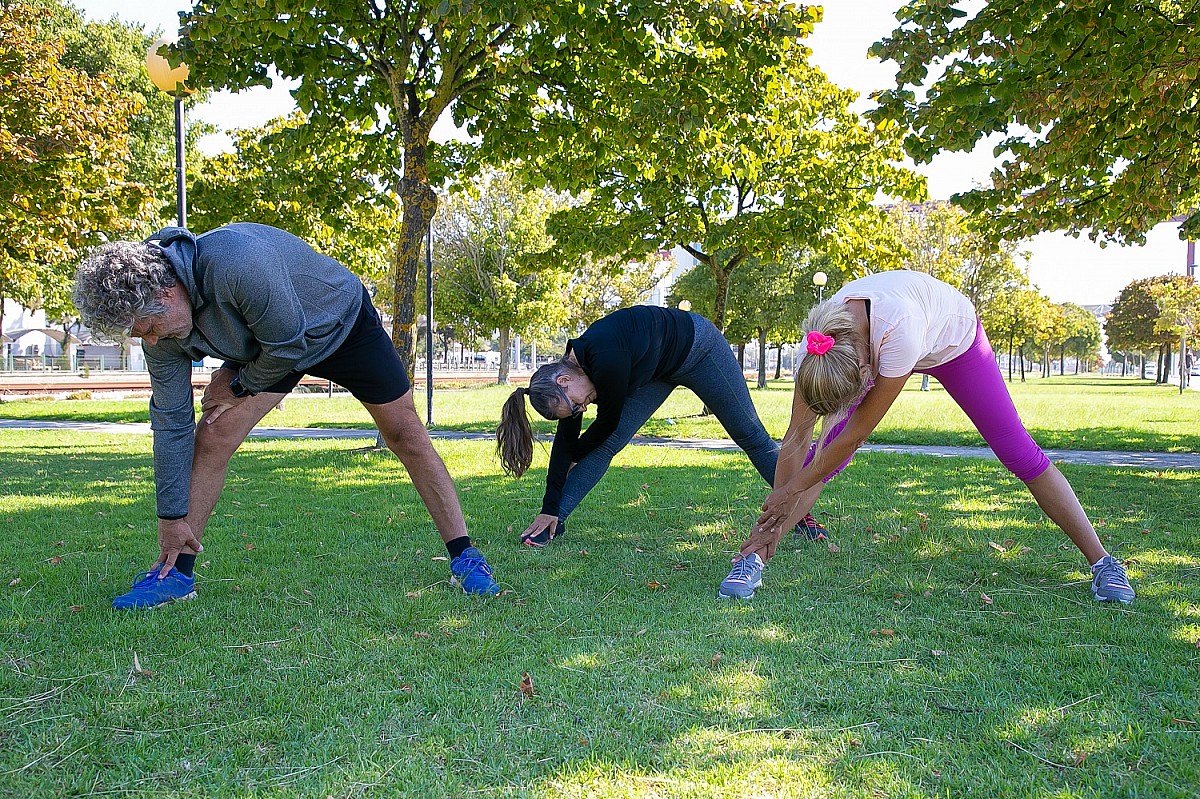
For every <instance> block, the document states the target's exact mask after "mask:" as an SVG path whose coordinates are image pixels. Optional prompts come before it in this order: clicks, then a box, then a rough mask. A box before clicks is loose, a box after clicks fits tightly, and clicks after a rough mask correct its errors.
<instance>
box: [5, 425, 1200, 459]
mask: <svg viewBox="0 0 1200 799" xmlns="http://www.w3.org/2000/svg"><path fill="white" fill-rule="evenodd" d="M0 430H72V431H80V432H88V433H105V434H125V435H127V434H142V435H149V433H150V425H149V424H147V423H144V422H142V423H114V422H65V421H43V420H37V419H0ZM250 435H251V436H253V437H255V438H349V439H361V438H367V439H372V440H374V438H375V430H374V429H370V428H364V429H357V428H327V427H256V428H254V430H253V431H252V432H251V433H250ZM429 435H430V437H432V438H434V439H445V440H452V441H494V440H495V438H496V437H495V436H494V435H492V434H491V433H461V432H457V431H453V430H432V431H430V433H429ZM542 438H543V439H544V440H547V441H548V440H549V437H548V436H543V437H542ZM632 443H633V444H634V445H635V446H649V447H677V448H681V449H706V450H733V449H737V448H738V446H737V444H734V443H733V442H732V441H729V440H726V439H699V438H659V437H656V436H637V437H635V438H634V439H633V442H632ZM861 451H863V452H895V453H902V454H908V455H931V456H934V457H938V458H992V459H995V457H996V456H995V455H993V454H992V451H991V450H990V449H988V448H987V447H933V446H919V445H917V446H913V445H905V444H867V445H865V446H864V447H863V448H862V450H861ZM1046 455H1047V456H1048V457H1049V458H1050V460H1051V461H1054V462H1056V463H1057V462H1060V461H1061V462H1062V463H1078V464H1087V465H1090V466H1123V467H1128V468H1133V469H1200V454H1197V453H1194V452H1112V451H1093V450H1066V449H1048V450H1046Z"/></svg>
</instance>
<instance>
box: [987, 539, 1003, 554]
mask: <svg viewBox="0 0 1200 799" xmlns="http://www.w3.org/2000/svg"><path fill="white" fill-rule="evenodd" d="M988 546H989V547H991V548H992V549H994V550H996V551H997V552H1007V551H1008V547H1006V546H1003V545H1001V544H997V543H996V542H995V541H988Z"/></svg>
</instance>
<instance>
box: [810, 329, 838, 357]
mask: <svg viewBox="0 0 1200 799" xmlns="http://www.w3.org/2000/svg"><path fill="white" fill-rule="evenodd" d="M831 349H833V336H827V335H825V334H824V333H822V332H820V331H819V330H812V331H810V332H809V334H808V351H809V352H811V353H812V354H813V355H824V354H825V353H827V352H829V350H831Z"/></svg>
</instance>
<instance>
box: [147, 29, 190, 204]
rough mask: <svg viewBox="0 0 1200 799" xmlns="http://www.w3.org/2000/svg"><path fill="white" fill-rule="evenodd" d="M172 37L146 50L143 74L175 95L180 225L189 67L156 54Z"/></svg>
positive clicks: (184, 199) (184, 191)
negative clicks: (185, 98) (184, 106)
mask: <svg viewBox="0 0 1200 799" xmlns="http://www.w3.org/2000/svg"><path fill="white" fill-rule="evenodd" d="M173 41H174V40H173V39H171V38H169V37H167V36H160V37H158V38H157V39H155V40H154V42H153V44H151V45H150V47H149V49H147V50H146V73H147V74H148V75H149V76H150V80H151V82H153V83H154V85H155V86H157V87H158V88H159V90H160V91H163V92H165V93H166V94H169V95H171V96H172V97H174V98H175V216H176V218H177V219H178V221H179V226H180V227H187V187H186V186H185V184H184V177H185V175H186V173H185V171H184V167H183V98H184V97H186V96H187V95H189V94H191V93H192V90H191V89H189V88H188V87H187V78H188V66H187V64H180V65H179V66H177V67H175V68H174V69H172V68H171V64H170V63H169V62H168V61H167V59H165V58H163V57H162V56H161V55H159V54H158V51H159V49H161V48H162V47H164V46H165V45H168V44H172V43H173Z"/></svg>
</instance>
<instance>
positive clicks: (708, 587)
mask: <svg viewBox="0 0 1200 799" xmlns="http://www.w3.org/2000/svg"><path fill="white" fill-rule="evenodd" d="M138 446H146V447H148V443H147V444H145V445H141V444H139V445H138ZM439 450H440V451H442V452H443V454H444V457H445V458H446V460H447V464H448V466H449V468H450V471H451V473H452V474H455V475H456V476H458V480H457V483H458V487H459V491H460V494H461V496H462V501H463V505H464V509H465V511H466V514H467V517H468V520H469V522H470V523H471V528H472V536H473V539H474V540H475V541H476V542H477V543H478V544H479V545H480V546H481V547H482V548H483V549H484V551H485V552H486V553H487V555H488V557H489V560H490V561H491V563H492V565H493V566H494V567H495V569H496V574H497V576H498V578H499V579H500V580H501V581H502V583H503V584H504V585H505V587H506V588H507V589H509V590H510V591H511V593H508V594H506V595H504V596H501V597H498V598H495V599H492V600H486V601H477V600H474V599H470V598H465V597H462V596H461V595H459V594H456V593H453V592H452V591H451V590H450V589H449V587H448V586H446V585H445V584H444V583H443V580H444V577H445V572H446V563H445V562H444V561H438V560H433V558H436V557H440V556H443V555H444V551H443V550H442V549H441V545H440V544H439V543H438V542H437V539H436V535H435V533H434V532H433V529H432V525H431V524H430V522H429V519H428V516H427V515H426V514H425V512H424V509H423V508H422V507H421V506H420V504H419V502H418V500H417V497H416V494H415V491H414V490H413V488H412V486H411V484H410V483H409V482H408V480H407V478H406V476H405V475H404V473H403V469H402V468H401V467H400V466H399V465H398V464H397V462H396V461H395V459H394V458H392V457H391V456H389V455H387V454H386V453H368V452H362V451H359V450H357V449H356V448H354V447H351V446H349V445H347V444H345V443H344V442H342V443H339V444H334V443H331V442H271V443H259V442H251V443H249V444H247V445H246V447H245V451H244V452H243V453H241V454H239V455H238V456H237V457H236V458H235V460H234V463H233V467H232V469H231V472H230V478H229V482H228V486H227V491H226V493H225V495H224V496H223V498H222V501H221V504H220V505H219V506H218V509H217V513H216V515H215V517H214V521H213V524H212V527H211V529H210V535H209V536H208V538H207V540H206V545H207V551H206V553H205V554H204V555H203V556H202V561H209V564H208V565H204V566H202V568H201V578H200V583H201V586H202V587H201V591H202V597H201V599H200V601H199V602H197V603H190V604H187V605H183V606H179V607H172V608H166V609H163V610H162V611H156V612H155V613H154V614H146V615H136V614H133V615H131V614H115V613H112V612H110V611H108V610H107V608H106V607H105V606H106V604H107V602H108V600H109V599H110V598H111V596H112V595H113V594H115V593H118V592H119V591H120V590H123V588H124V586H125V585H126V584H127V580H128V578H129V577H131V576H132V573H133V571H135V570H136V569H137V568H139V567H144V566H145V565H148V564H145V563H144V561H145V560H146V557H147V555H149V556H150V557H152V556H153V532H152V525H151V522H152V517H153V486H152V483H151V482H150V479H149V460H148V456H147V455H146V454H144V453H142V454H128V453H117V452H107V451H100V450H99V449H97V448H95V446H94V444H91V443H89V442H87V441H86V440H84V439H82V438H81V439H79V441H78V443H77V445H76V446H74V447H72V446H65V445H64V446H59V447H57V448H46V447H40V446H38V447H34V446H26V447H6V448H5V451H4V453H3V454H4V458H5V484H4V489H3V495H2V496H0V502H2V503H3V504H0V522H2V523H3V525H4V527H5V529H6V530H8V531H11V532H10V534H9V535H6V536H4V537H3V538H2V539H0V556H2V557H0V562H2V563H4V564H6V568H8V569H12V570H13V573H12V574H11V576H10V574H8V573H5V574H3V575H2V576H3V577H4V578H5V580H4V583H0V586H2V585H4V584H6V583H7V582H8V581H9V580H11V579H14V578H19V579H20V580H21V583H20V584H18V585H16V586H9V588H8V589H7V591H6V593H5V594H4V595H3V596H4V600H3V602H4V606H5V608H6V611H7V613H6V614H5V616H4V617H3V619H2V620H0V640H2V641H3V648H4V655H5V661H6V662H7V663H8V664H9V668H7V669H4V670H3V671H0V695H3V696H6V697H18V698H19V700H18V703H17V704H16V705H12V706H11V707H8V710H9V711H10V713H9V714H8V715H7V716H6V720H5V721H4V722H0V736H3V738H4V740H5V741H6V745H5V747H4V750H5V752H6V754H4V755H0V772H6V776H3V777H0V788H3V787H4V785H5V781H8V786H9V787H10V788H12V789H13V790H12V792H14V793H16V792H18V790H17V789H18V787H19V786H18V783H16V782H12V780H14V779H17V778H19V779H21V780H24V779H29V780H34V781H36V784H40V785H45V786H53V787H54V789H55V790H54V791H53V792H55V793H64V794H65V793H73V792H86V791H87V790H92V791H95V790H97V787H102V788H104V789H105V790H107V791H116V792H134V793H136V792H142V793H145V794H146V795H150V794H151V793H156V794H158V793H161V792H162V791H179V792H183V791H188V790H192V791H198V792H200V793H207V794H211V795H214V796H216V795H231V796H232V795H244V794H246V793H254V792H271V789H274V790H275V791H276V792H279V791H283V792H287V793H289V794H291V795H303V796H325V795H345V794H349V793H354V792H356V791H359V790H360V789H362V788H363V786H369V785H375V784H378V785H380V786H381V787H383V790H384V791H385V792H386V791H388V790H389V789H390V790H392V791H401V792H404V793H406V794H408V795H463V794H465V793H467V792H470V791H478V792H486V793H496V794H501V795H521V796H525V795H531V796H558V795H586V794H591V795H601V794H603V793H604V792H605V791H609V792H611V793H612V794H614V795H646V794H648V793H660V794H663V795H747V794H753V793H766V792H774V793H782V794H788V793H790V794H792V795H805V794H818V795H819V794H822V793H836V794H839V795H847V796H863V797H866V796H872V795H878V794H879V793H885V794H889V795H897V794H905V795H913V796H933V795H935V794H945V793H949V794H951V795H958V794H962V793H965V792H967V791H968V790H970V791H973V792H974V793H977V794H978V795H1001V794H1003V795H1008V796H1038V795H1046V794H1047V793H1054V792H1070V791H1078V790H1080V789H1085V790H1088V791H1091V792H1094V793H1096V794H1097V795H1114V794H1117V793H1141V794H1154V795H1163V796H1170V795H1175V793H1174V792H1173V790H1172V789H1171V788H1170V786H1171V785H1176V786H1182V788H1181V791H1180V792H1179V795H1181V796H1182V795H1185V794H1184V793H1183V792H1182V791H1183V789H1185V788H1186V785H1188V784H1192V785H1194V784H1197V777H1198V776H1200V775H1197V773H1196V769H1197V765H1196V764H1197V762H1200V759H1198V757H1197V755H1198V754H1200V752H1197V744H1196V742H1195V740H1194V739H1195V736H1185V735H1180V734H1178V733H1177V730H1179V729H1181V728H1180V727H1179V726H1178V725H1172V723H1171V721H1170V720H1171V719H1172V718H1183V719H1187V718H1191V719H1196V718H1197V713H1198V711H1200V708H1197V706H1196V701H1197V700H1196V696H1195V693H1194V657H1195V656H1194V645H1193V643H1192V642H1191V641H1187V640H1183V639H1182V636H1183V635H1184V634H1185V633H1186V631H1187V630H1188V629H1193V628H1194V627H1195V625H1196V624H1197V617H1196V608H1197V607H1200V596H1198V594H1197V589H1196V587H1195V582H1196V581H1195V579H1194V578H1195V574H1196V570H1197V563H1198V558H1200V551H1198V545H1197V538H1196V535H1195V533H1196V529H1197V519H1196V518H1195V516H1194V511H1193V510H1192V508H1194V503H1192V502H1191V500H1192V498H1193V497H1194V495H1195V489H1196V487H1197V485H1198V484H1200V483H1198V482H1197V480H1196V479H1195V478H1193V477H1192V476H1188V475H1178V474H1174V475H1166V476H1162V477H1156V476H1153V475H1150V474H1147V473H1136V472H1133V471H1128V470H1111V469H1084V468H1076V469H1071V470H1069V471H1068V472H1067V473H1068V476H1069V478H1070V479H1071V480H1072V482H1073V484H1074V485H1075V486H1076V488H1077V490H1078V491H1079V494H1080V496H1081V498H1082V499H1083V502H1084V504H1085V506H1087V507H1088V509H1089V511H1091V513H1092V515H1093V516H1094V517H1095V518H1096V519H1098V520H1099V519H1103V520H1104V522H1103V523H1104V526H1103V527H1101V529H1100V532H1101V533H1102V534H1103V535H1106V536H1107V535H1110V534H1111V535H1112V540H1111V541H1107V542H1106V543H1107V544H1108V545H1109V546H1113V547H1119V550H1118V551H1120V552H1122V554H1131V555H1134V556H1135V557H1136V558H1137V559H1138V561H1139V564H1137V565H1135V566H1134V569H1135V576H1136V577H1138V578H1139V579H1138V587H1139V591H1140V592H1141V598H1140V600H1139V603H1138V604H1136V605H1134V606H1133V607H1132V609H1130V610H1122V609H1119V608H1109V607H1099V606H1096V605H1095V604H1093V603H1091V600H1090V599H1089V598H1088V595H1087V590H1086V583H1085V582H1083V580H1084V578H1085V574H1084V571H1085V570H1084V567H1083V565H1082V563H1081V559H1080V557H1079V555H1078V553H1077V551H1075V549H1074V547H1072V546H1071V545H1070V544H1069V543H1066V546H1065V547H1064V546H1063V545H1064V542H1066V539H1065V538H1064V537H1063V536H1062V535H1061V533H1059V532H1058V531H1057V529H1055V528H1053V527H1051V526H1049V525H1048V524H1047V523H1046V522H1045V521H1044V520H1043V519H1042V517H1041V513H1040V511H1039V510H1038V509H1037V507H1036V506H1035V505H1034V504H1033V502H1032V500H1031V499H1030V498H1029V496H1028V494H1027V493H1026V492H1025V490H1024V488H1023V487H1022V486H1021V485H1020V483H1018V482H1017V481H1015V480H1013V479H1012V478H1011V477H1009V476H1008V475H1007V474H1006V473H1004V472H1003V471H1002V470H1001V469H1000V468H999V467H998V466H997V465H995V464H992V463H988V462H978V463H976V462H966V461H952V462H951V461H943V460H936V459H926V458H912V457H903V456H889V455H874V454H871V455H863V456H860V458H859V459H858V461H857V462H856V463H855V464H854V465H853V466H852V467H851V468H850V469H849V470H847V472H846V473H845V474H844V475H842V477H841V478H839V480H837V481H835V483H834V484H833V485H832V486H831V487H830V489H829V490H828V491H827V492H826V494H825V496H824V497H823V501H822V503H821V504H820V505H819V508H818V509H819V510H820V511H821V515H822V519H823V520H824V521H825V522H826V524H827V525H828V526H829V528H830V531H831V536H832V540H833V542H835V544H836V545H837V548H838V551H836V552H835V551H832V550H831V549H830V548H828V547H824V546H819V545H816V546H814V545H810V544H808V543H806V542H793V541H790V540H789V541H788V542H787V543H786V544H785V546H783V547H781V550H780V553H779V555H778V556H777V557H776V559H775V560H774V561H773V562H772V563H771V565H770V566H769V568H768V570H767V574H766V585H765V586H764V587H763V588H762V589H761V590H760V592H759V595H758V597H757V598H756V599H755V600H754V601H753V602H745V603H723V602H718V601H716V600H715V599H714V598H713V597H714V594H715V588H716V584H717V583H718V582H719V581H720V579H721V578H722V577H723V576H724V574H725V572H726V571H727V569H728V564H729V560H728V556H729V554H730V553H731V552H732V551H734V550H736V548H737V546H738V544H739V543H740V540H741V537H742V535H743V533H744V531H745V529H746V527H747V526H748V524H749V523H750V521H751V520H752V519H753V517H754V508H755V507H756V505H757V504H758V502H760V501H761V499H762V498H763V496H765V492H766V489H765V487H764V486H763V485H762V484H761V481H760V480H759V479H758V477H757V475H756V474H755V473H754V472H753V470H752V469H751V468H750V466H749V464H748V463H747V462H746V461H745V459H744V458H743V457H741V456H738V455H730V454H713V453H688V454H686V455H681V454H679V453H657V452H654V451H642V452H639V453H637V454H636V455H634V453H632V452H630V451H627V453H628V454H629V457H625V455H626V453H623V456H622V457H621V458H620V459H619V460H618V464H617V466H615V467H614V468H613V469H612V470H611V471H610V473H609V474H608V475H607V476H606V478H605V480H604V481H602V482H601V484H600V485H599V486H598V487H597V489H596V491H594V492H593V494H592V495H591V496H589V497H588V499H587V500H586V501H585V502H584V504H583V505H581V506H580V508H579V509H578V511H577V512H576V513H575V514H574V515H573V516H572V519H571V523H570V532H569V533H568V535H567V536H566V537H565V538H563V539H560V540H557V541H555V542H553V543H552V545H551V546H550V547H548V548H547V549H545V550H542V551H534V550H528V549H525V548H522V547H520V546H519V545H518V544H517V543H516V541H515V538H516V535H517V533H518V532H519V531H520V529H522V528H523V526H524V525H525V524H527V523H528V521H529V520H530V519H531V518H532V516H533V515H534V514H535V513H536V512H537V509H538V506H539V505H540V498H541V488H542V486H541V483H540V480H541V479H542V478H543V477H544V469H535V470H534V471H532V472H531V473H530V474H529V475H528V476H527V477H526V478H525V479H523V480H521V481H514V480H509V479H507V478H502V477H500V476H499V475H498V474H497V473H496V470H495V467H494V464H493V457H492V453H491V449H490V446H489V445H488V444H487V443H486V442H479V443H471V442H456V443H447V444H444V445H443V444H439ZM543 457H544V456H543ZM665 463H670V464H680V463H682V464H685V465H672V466H668V465H660V464H665ZM1142 530H1146V531H1147V533H1146V534H1145V535H1143V534H1142ZM989 542H990V543H995V544H996V545H997V547H998V548H997V547H993V546H991V545H990V543H989ZM1001 550H1003V551H1001ZM55 558H58V559H59V560H57V562H55ZM985 597H986V600H985ZM73 608H78V610H73ZM133 652H138V653H140V656H141V660H140V663H141V665H142V666H143V668H144V669H146V670H148V671H152V672H153V675H149V676H139V675H133V676H131V675H130V674H129V664H130V662H131V655H132V653H133ZM525 673H527V674H529V675H530V676H531V678H532V680H533V684H534V686H535V691H534V694H533V695H532V696H526V695H525V694H523V693H522V692H521V691H520V690H519V689H518V683H519V682H520V680H521V676H522V674H525ZM47 694H49V695H48V696H47ZM38 697H45V698H41V699H39V698H38ZM9 701H10V702H11V701H12V700H9ZM6 707H7V706H6ZM164 716H173V717H174V718H175V719H176V722H173V723H172V724H170V725H162V724H161V723H158V722H157V721H156V719H161V718H163V717H164ZM66 737H70V738H71V741H72V743H70V744H69V746H68V747H65V748H64V749H63V750H61V751H64V752H65V751H67V749H68V748H69V749H71V750H73V751H76V754H75V755H74V756H73V758H72V760H71V768H70V769H69V770H64V769H54V768H53V766H54V763H55V762H56V759H55V757H54V756H49V755H48V753H51V752H53V751H55V747H56V746H58V745H59V744H61V743H62V741H63V740H64V739H65V738H66ZM346 752H353V753H354V756H353V757H346V756H345V754H344V753H346ZM1079 753H1084V754H1086V755H1087V757H1086V758H1085V760H1084V761H1080V762H1079V763H1077V762H1076V755H1077V754H1079ZM43 756H45V757H43ZM39 758H41V759H39ZM1047 762H1048V763H1049V764H1050V765H1048V764H1047ZM1146 762H1151V763H1153V764H1154V765H1153V769H1152V770H1148V769H1146V768H1145V767H1143V766H1142V765H1139V764H1142V763H1146ZM981 763H986V764H987V767H986V768H981V767H979V766H978V764H981ZM184 764H187V766H186V767H185V765H184ZM1053 764H1059V765H1057V766H1056V765H1053ZM17 769H20V771H19V772H15V771H14V770H17ZM14 773H16V776H14ZM1164 781H1165V782H1166V783H1167V786H1164V785H1163V782H1164ZM30 784H34V783H30ZM689 792H690V793H689Z"/></svg>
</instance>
